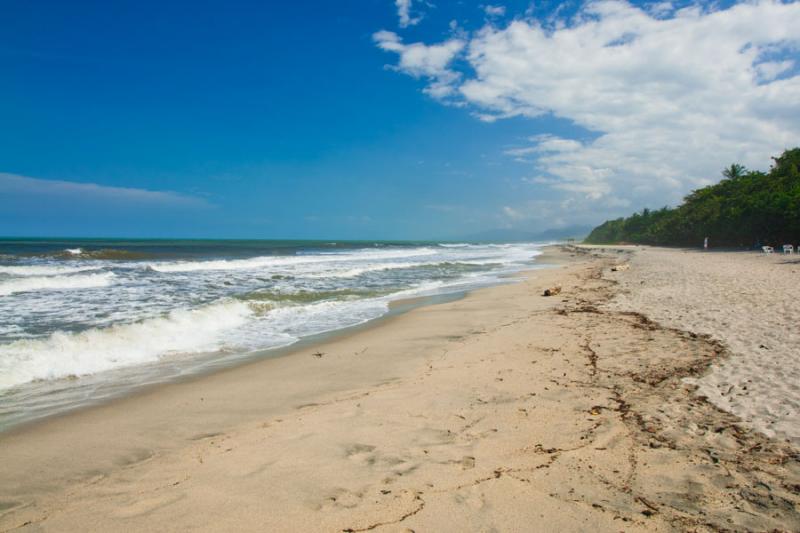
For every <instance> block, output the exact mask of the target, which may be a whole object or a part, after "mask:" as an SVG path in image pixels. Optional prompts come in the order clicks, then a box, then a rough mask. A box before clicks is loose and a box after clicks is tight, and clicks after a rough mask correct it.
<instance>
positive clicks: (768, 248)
mask: <svg viewBox="0 0 800 533" xmlns="http://www.w3.org/2000/svg"><path fill="white" fill-rule="evenodd" d="M761 249H762V250H763V251H764V253H765V254H771V253H772V252H774V251H775V249H774V248H773V247H772V246H762V247H761Z"/></svg>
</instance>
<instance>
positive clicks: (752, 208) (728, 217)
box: [584, 148, 800, 248]
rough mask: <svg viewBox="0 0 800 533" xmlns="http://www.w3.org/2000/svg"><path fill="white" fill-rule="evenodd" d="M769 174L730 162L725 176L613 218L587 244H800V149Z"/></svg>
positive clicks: (789, 152)
mask: <svg viewBox="0 0 800 533" xmlns="http://www.w3.org/2000/svg"><path fill="white" fill-rule="evenodd" d="M773 160H774V164H773V165H772V168H771V169H770V171H769V172H767V173H764V172H759V171H748V170H747V169H745V168H744V167H743V166H742V165H736V164H734V165H731V166H730V167H729V168H727V169H725V170H724V171H723V172H722V175H723V176H724V179H723V180H722V181H720V182H719V183H717V184H715V185H710V186H708V187H703V188H702V189H697V190H696V191H693V192H692V193H691V194H689V195H688V196H686V198H684V201H683V203H682V204H681V205H679V206H678V207H675V208H668V207H663V208H661V209H658V210H655V211H651V210H649V209H644V210H642V211H641V212H640V213H634V214H633V215H631V216H630V217H627V218H618V219H616V220H609V221H606V222H604V223H603V224H601V225H600V226H598V227H596V228H595V229H593V230H592V232H591V233H590V234H589V236H588V237H586V240H585V241H584V242H586V243H590V244H609V243H618V242H630V243H639V244H657V245H668V246H702V244H703V239H704V238H705V237H708V238H709V242H710V244H711V246H715V247H716V246H732V247H748V248H749V247H753V246H757V245H765V244H766V245H772V246H779V245H781V244H798V243H800V148H794V149H792V150H786V151H785V152H783V154H781V156H780V157H776V158H773Z"/></svg>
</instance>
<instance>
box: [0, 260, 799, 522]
mask: <svg viewBox="0 0 800 533" xmlns="http://www.w3.org/2000/svg"><path fill="white" fill-rule="evenodd" d="M556 255H558V256H560V257H561V258H562V259H563V260H564V263H563V264H561V265H560V266H558V267H556V268H552V269H539V270H534V271H532V272H529V273H527V274H525V275H523V281H522V282H520V283H515V284H506V285H499V286H494V287H489V288H485V289H479V290H477V291H473V292H470V293H469V294H467V295H466V296H465V297H464V298H462V299H459V300H457V301H454V302H448V303H442V304H437V305H430V306H423V307H419V308H416V309H413V310H412V311H410V312H407V313H403V314H401V315H398V316H395V317H391V318H387V319H385V321H383V322H382V323H381V324H379V325H377V326H375V327H370V328H367V329H365V330H364V331H359V332H355V333H353V334H352V335H348V336H345V337H343V338H335V339H331V340H330V341H326V342H324V343H322V344H320V345H316V346H315V347H314V348H313V349H312V348H306V349H302V350H298V351H297V352H296V353H295V354H294V355H293V356H292V357H282V358H270V359H263V360H259V361H255V362H253V363H248V364H246V365H240V366H237V367H234V368H229V369H225V370H222V371H220V372H215V373H213V374H210V375H207V376H203V377H202V378H199V379H196V380H192V381H191V382H186V383H174V384H168V385H163V386H159V387H158V389H157V390H154V391H149V392H146V393H142V394H137V395H135V396H133V397H129V398H124V399H120V400H118V401H115V402H113V403H112V404H109V405H101V406H96V407H92V408H90V409H89V410H81V411H79V412H76V413H71V414H67V415H63V416H59V417H56V418H54V419H48V420H46V421H42V422H41V423H36V424H35V425H34V426H27V427H26V428H24V430H19V431H16V430H12V433H3V434H0V464H2V465H3V466H2V467H0V468H2V470H3V471H2V472H0V477H2V479H3V480H4V482H3V484H2V486H0V530H8V529H13V528H17V527H21V526H26V527H24V528H23V530H27V529H34V528H37V529H52V530H96V531H100V530H110V529H122V528H136V529H145V528H146V529H149V530H155V531H170V530H175V529H197V530H220V529H238V530H264V529H275V530H291V531H295V530H305V531H309V530H311V531H337V530H338V531H362V530H372V529H380V528H385V529H386V530H402V529H404V528H409V529H412V530H417V531H424V530H446V529H451V530H452V529H453V528H456V529H462V530H480V529H482V528H483V529H487V528H497V529H500V530H503V531H522V530H530V529H531V528H533V529H540V530H553V529H559V530H572V531H580V530H585V529H586V528H587V527H592V528H595V529H597V530H607V531H612V530H613V531H617V530H619V528H620V527H624V528H625V530H626V531H653V530H655V531H662V530H663V531H669V530H675V529H687V528H695V529H698V530H719V529H723V528H727V529H734V530H744V529H783V530H792V529H798V528H799V527H800V516H799V515H798V512H797V508H798V504H799V503H800V496H798V492H800V491H799V490H798V488H797V487H800V467H799V466H798V465H799V464H800V463H798V452H797V449H796V448H794V447H792V446H790V445H788V444H785V443H780V442H777V441H775V440H771V439H768V438H766V437H764V436H763V435H761V434H758V433H756V432H753V431H750V430H747V429H746V428H744V427H742V425H741V424H740V421H739V420H738V419H736V417H734V416H732V415H730V414H728V413H725V412H723V411H720V410H719V409H717V408H716V407H714V406H713V405H711V404H710V403H709V402H707V401H705V400H703V399H702V398H699V397H697V396H696V395H695V393H694V388H693V387H692V386H690V385H687V384H685V383H684V382H683V379H684V378H685V377H687V376H697V375H702V374H704V373H705V372H707V371H708V368H709V366H710V364H711V363H712V362H713V361H715V360H719V359H720V358H722V357H724V356H725V355H726V352H725V349H724V347H722V346H721V345H720V344H719V343H716V342H714V341H712V340H711V339H709V338H707V337H705V336H703V335H697V334H693V333H687V332H684V331H680V330H678V329H670V328H666V327H662V326H660V325H658V324H656V323H654V322H652V321H650V320H649V319H648V318H647V317H645V316H644V315H641V314H637V313H633V312H617V311H610V310H605V309H604V305H605V304H606V303H607V302H609V301H611V300H612V299H613V298H614V297H615V295H616V294H617V292H618V289H617V288H616V284H617V283H618V282H617V281H614V280H612V279H609V278H608V276H607V275H606V273H607V272H608V270H609V267H610V266H612V265H614V264H617V263H619V262H620V261H619V259H621V258H623V257H608V256H600V254H599V253H594V252H593V251H586V252H583V251H579V250H578V249H574V248H573V249H570V250H569V252H556ZM541 257H542V256H539V258H537V259H540V258H541ZM554 285H559V286H562V287H563V292H562V293H561V294H560V295H559V296H556V297H550V298H545V297H542V296H541V294H542V291H543V289H544V288H547V287H552V286H554ZM314 350H316V351H314ZM315 353H321V356H319V357H316V356H315V355H314V354H315ZM66 457H69V458H70V460H69V461H68V462H67V461H65V458H66ZM765 486H766V487H768V488H766V489H765V488H764V487H765Z"/></svg>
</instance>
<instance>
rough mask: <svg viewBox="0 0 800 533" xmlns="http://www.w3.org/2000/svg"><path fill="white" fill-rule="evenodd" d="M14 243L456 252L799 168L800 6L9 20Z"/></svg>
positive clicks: (426, 4)
mask: <svg viewBox="0 0 800 533" xmlns="http://www.w3.org/2000/svg"><path fill="white" fill-rule="evenodd" d="M0 18H2V20H3V21H4V22H5V24H4V31H3V32H2V33H0V125H2V127H0V235H5V236H76V237H187V238H204V237H206V238H312V239H313V238H323V239H329V238H336V239H442V238H448V239H449V238H458V237H460V236H468V235H472V234H475V233H479V232H482V231H485V230H491V229H497V228H506V229H513V230H524V231H541V230H545V229H550V228H559V227H569V226H573V225H581V226H585V225H589V226H591V225H595V224H597V223H600V222H602V221H603V220H605V219H608V218H613V217H617V216H621V215H625V214H629V213H630V212H633V211H635V210H639V209H641V208H643V207H651V208H654V207H661V206H663V205H675V204H677V203H679V202H680V200H681V198H682V197H683V196H684V195H685V194H687V193H688V192H690V191H691V190H693V189H695V188H698V187H701V186H703V185H707V184H710V183H713V182H716V181H717V180H718V179H719V178H720V171H721V169H722V168H724V167H725V166H728V165H730V164H731V163H734V162H738V163H741V164H744V165H745V166H746V167H748V168H751V169H758V170H767V169H768V168H769V163H770V157H772V156H775V155H778V154H779V153H780V152H782V151H783V150H784V149H786V148H791V147H794V146H797V145H800V77H798V74H799V73H800V70H799V67H798V60H799V59H800V51H799V50H798V46H800V32H798V31H797V28H798V27H800V3H797V2H771V1H755V2H747V3H736V2H713V3H708V2H696V3H689V2H682V3H678V2H676V3H670V2H640V3H627V2H619V1H599V2H548V1H537V2H529V1H508V2H502V3H499V2H497V3H480V2H467V1H443V0H350V1H348V0H343V1H338V2H330V1H318V2H312V1H307V2H257V1H251V2H241V1H225V2H221V1H220V2H216V1H197V0H195V1H192V2H180V1H174V2H150V1H146V0H137V1H135V2H126V1H123V0H118V1H115V2H107V1H97V2H87V1H75V2H63V1H52V2H46V1H36V0H0Z"/></svg>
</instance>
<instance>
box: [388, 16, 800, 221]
mask: <svg viewBox="0 0 800 533" xmlns="http://www.w3.org/2000/svg"><path fill="white" fill-rule="evenodd" d="M798 27H800V3H787V4H784V3H781V2H775V1H757V2H747V3H741V4H737V5H734V6H732V7H730V8H727V9H717V8H714V7H713V6H712V5H708V6H705V7H704V6H702V5H692V6H691V7H687V8H682V9H677V10H676V9H675V8H674V7H673V5H672V4H671V3H668V2H662V3H660V4H651V5H650V6H649V7H647V8H639V7H635V6H632V5H631V4H628V3H626V2H621V1H616V0H613V1H596V2H589V3H586V4H584V5H583V6H582V7H581V9H579V11H578V12H577V14H575V15H574V16H573V17H571V18H570V19H568V20H567V19H558V20H548V21H539V20H536V19H532V18H517V19H515V20H513V21H512V22H510V23H509V24H508V25H507V26H505V27H496V26H494V25H491V24H487V25H486V26H484V27H483V28H481V29H480V30H478V31H476V32H474V33H473V34H472V35H471V36H469V37H468V38H466V39H465V40H463V41H461V40H460V41H458V45H457V46H455V45H451V46H450V47H448V48H447V53H446V54H444V53H442V52H443V51H442V52H440V53H441V55H443V56H444V55H446V57H447V59H446V61H445V60H439V61H438V62H436V65H437V67H438V68H437V70H436V74H435V75H431V74H428V73H426V74H425V77H427V78H429V79H430V85H429V93H430V94H432V95H434V96H435V95H440V94H444V95H447V96H448V97H449V98H450V99H458V100H459V101H460V102H461V103H462V104H463V105H469V106H471V108H472V110H473V112H474V113H475V114H476V115H477V116H478V117H479V118H482V119H484V120H500V119H503V118H506V117H513V116H523V117H540V116H545V115H546V116H551V115H552V116H555V117H558V118H561V119H565V120H567V121H569V122H571V123H573V124H574V125H577V126H579V127H581V128H582V129H584V130H586V132H587V133H586V135H585V138H591V139H592V140H590V141H587V140H576V139H565V138H560V137H555V136H540V137H535V138H532V139H529V140H528V144H527V145H523V146H520V147H517V148H514V149H512V150H509V151H507V153H508V154H509V155H510V156H512V157H517V158H519V157H520V156H522V155H524V156H533V159H534V160H535V162H534V163H529V164H535V165H536V169H535V170H536V172H537V174H539V175H541V176H544V177H546V178H547V179H548V180H551V182H550V185H549V186H550V187H553V188H555V189H556V190H559V191H562V192H563V193H564V194H566V195H568V196H566V197H565V198H567V199H570V198H571V199H573V200H574V201H576V202H577V201H579V200H580V201H584V200H588V201H590V204H588V205H596V206H598V211H599V210H602V209H605V208H611V207H614V206H617V207H619V208H622V207H626V206H628V205H634V206H641V205H644V204H649V205H651V206H656V205H663V204H665V203H674V202H676V201H678V200H679V199H680V198H681V196H682V195H684V194H685V193H686V192H688V191H689V190H690V189H692V188H695V187H697V186H701V185H704V184H707V183H709V182H711V181H714V180H716V179H717V178H718V176H719V171H720V169H721V168H723V167H724V166H726V165H728V164H730V163H732V162H740V163H742V164H744V165H746V166H748V167H750V168H764V167H765V166H766V163H767V162H768V161H769V157H770V156H771V155H775V154H777V153H780V152H781V151H782V150H783V149H785V148H788V147H791V146H794V145H797V144H798V140H799V139H800V77H798V75H797V74H798V72H797V66H796V61H795V59H796V57H797V50H798V46H800V32H797V28H798ZM379 43H380V42H379ZM398 43H399V38H398ZM379 45H380V44H379ZM399 46H401V45H398V46H396V47H395V48H394V49H393V48H390V47H386V46H382V48H383V49H384V50H387V51H391V52H396V53H398V54H399V55H400V61H399V64H398V68H399V70H401V71H403V72H407V73H408V74H411V75H414V76H417V77H421V76H422V75H421V74H420V73H419V72H420V71H419V70H417V71H415V70H414V69H413V68H409V67H408V66H404V63H406V64H407V63H408V61H409V59H408V57H407V54H408V50H407V49H406V48H404V47H402V48H401V47H399ZM411 46H417V47H419V50H420V51H427V50H428V47H427V45H425V44H423V43H416V44H415V45H411ZM434 46H435V45H434ZM419 53H420V52H418V54H419ZM421 55H424V54H421ZM457 57H459V58H463V59H464V60H466V62H467V64H468V65H469V68H468V69H462V70H460V71H456V70H455V69H454V68H453V67H452V65H453V64H455V63H456V62H455V61H454V60H455V59H456V58H457ZM448 72H449V73H450V74H448ZM431 87H436V89H435V90H434V91H431V90H430V88H431ZM582 205H583V204H582Z"/></svg>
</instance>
